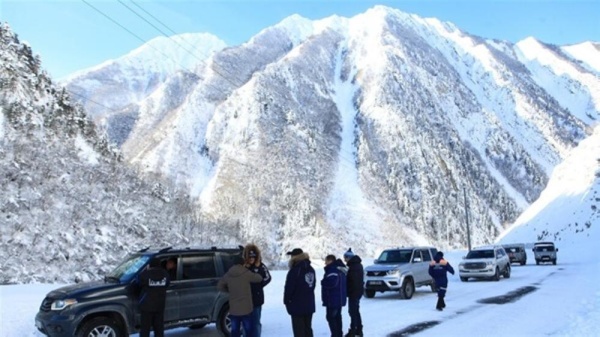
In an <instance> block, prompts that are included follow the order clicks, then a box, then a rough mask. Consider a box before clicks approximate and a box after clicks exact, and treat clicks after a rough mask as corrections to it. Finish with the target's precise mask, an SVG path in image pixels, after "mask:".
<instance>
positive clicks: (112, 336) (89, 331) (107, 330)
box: [76, 317, 125, 337]
mask: <svg viewBox="0 0 600 337" xmlns="http://www.w3.org/2000/svg"><path fill="white" fill-rule="evenodd" d="M76 336H77V337H125V334H124V333H123V328H122V326H121V325H120V324H119V323H118V322H117V321H116V320H115V319H114V318H111V317H96V318H93V319H91V320H89V321H87V322H85V323H84V324H83V325H82V326H81V328H80V329H78V330H77V335H76Z"/></svg>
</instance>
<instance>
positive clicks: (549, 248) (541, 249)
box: [534, 246, 554, 252]
mask: <svg viewBox="0 0 600 337" xmlns="http://www.w3.org/2000/svg"><path fill="white" fill-rule="evenodd" d="M534 250H535V251H536V252H553V251H554V247H553V246H537V247H535V248H534Z"/></svg>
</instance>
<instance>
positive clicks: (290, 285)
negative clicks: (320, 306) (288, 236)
mask: <svg viewBox="0 0 600 337" xmlns="http://www.w3.org/2000/svg"><path fill="white" fill-rule="evenodd" d="M287 255H289V256H290V261H289V264H288V265H289V268H290V270H289V271H288V273H287V276H286V279H285V287H284V292H283V304H285V308H286V310H287V312H288V314H289V315H290V316H291V317H292V330H293V332H294V337H313V330H312V316H313V314H314V313H315V310H316V308H315V286H316V274H315V270H314V269H313V267H311V265H310V260H309V257H308V254H307V253H305V252H304V251H302V249H300V248H294V249H293V250H292V251H289V252H287Z"/></svg>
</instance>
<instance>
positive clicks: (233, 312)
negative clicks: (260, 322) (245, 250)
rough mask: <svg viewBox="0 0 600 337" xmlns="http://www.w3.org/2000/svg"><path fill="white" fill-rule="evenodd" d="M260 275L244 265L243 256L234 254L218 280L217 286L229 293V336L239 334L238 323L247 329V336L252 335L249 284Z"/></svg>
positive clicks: (260, 278)
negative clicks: (233, 258) (234, 258)
mask: <svg viewBox="0 0 600 337" xmlns="http://www.w3.org/2000/svg"><path fill="white" fill-rule="evenodd" d="M261 281H262V276H260V275H259V274H255V273H253V272H251V271H249V270H248V269H247V268H246V267H244V258H242V257H241V256H236V260H235V264H234V265H233V266H231V268H229V270H228V271H227V273H225V275H223V278H221V279H220V280H219V283H218V284H217V288H218V289H219V290H220V291H225V292H228V293H229V319H230V320H231V337H239V336H240V335H241V329H240V328H241V327H240V324H242V325H243V326H244V330H246V331H247V336H249V337H254V326H253V324H252V323H253V322H252V315H251V314H252V309H253V307H254V306H253V305H252V291H251V287H250V284H252V283H260V282H261Z"/></svg>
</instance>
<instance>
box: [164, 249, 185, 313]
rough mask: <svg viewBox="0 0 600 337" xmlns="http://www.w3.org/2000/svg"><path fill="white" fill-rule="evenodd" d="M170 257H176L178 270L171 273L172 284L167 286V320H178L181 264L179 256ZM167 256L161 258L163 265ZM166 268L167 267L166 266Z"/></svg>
mask: <svg viewBox="0 0 600 337" xmlns="http://www.w3.org/2000/svg"><path fill="white" fill-rule="evenodd" d="M170 258H174V259H175V260H176V261H177V264H176V266H177V267H176V269H175V270H176V271H175V272H173V273H172V274H170V275H169V277H170V284H169V287H168V288H167V298H166V302H165V317H164V321H165V322H172V321H177V320H178V319H179V286H178V284H179V282H180V280H179V272H180V269H181V268H179V267H180V265H181V263H180V262H179V259H178V257H173V256H171V257H170ZM166 261H167V258H164V259H162V260H161V265H163V266H166ZM165 268H166V267H165Z"/></svg>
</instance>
